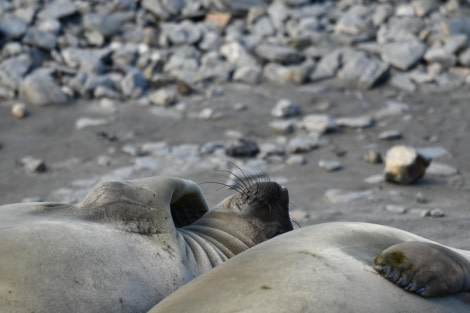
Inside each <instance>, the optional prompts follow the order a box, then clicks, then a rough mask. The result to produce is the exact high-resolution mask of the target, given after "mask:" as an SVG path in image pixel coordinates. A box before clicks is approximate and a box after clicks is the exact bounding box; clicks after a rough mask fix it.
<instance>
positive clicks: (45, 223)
mask: <svg viewBox="0 0 470 313" xmlns="http://www.w3.org/2000/svg"><path fill="white" fill-rule="evenodd" d="M288 203H289V197H288V192H287V189H286V188H284V187H282V186H280V185H278V184H277V183H274V182H258V183H252V184H249V185H245V186H244V187H243V188H240V189H238V192H237V193H236V194H235V195H232V196H230V197H228V198H227V199H225V200H224V201H222V202H221V203H220V204H218V205H217V206H215V207H214V208H213V209H212V210H209V209H208V206H207V203H206V200H205V198H204V196H203V194H202V192H201V190H200V188H199V186H198V185H197V184H195V183H194V182H192V181H188V180H184V179H179V178H171V177H151V178H146V179H139V180H133V181H106V182H102V183H100V184H98V185H97V186H96V187H94V188H93V189H92V190H91V191H90V193H89V194H88V196H87V197H86V199H85V200H84V201H82V202H81V203H78V204H77V205H66V204H56V203H28V204H12V205H5V206H1V207H0V238H1V240H0V311H1V312H2V313H9V312H15V313H21V312H36V313H40V312H48V313H49V312H86V313H91V312H100V313H102V312H132V313H136V312H146V311H148V310H149V309H150V308H151V307H152V306H154V305H155V304H156V303H158V302H159V301H160V300H161V299H163V298H164V297H165V296H167V295H168V294H170V293H171V292H173V291H174V290H176V289H177V288H178V287H180V286H181V285H183V284H185V283H187V282H188V281H190V280H192V279H193V278H194V277H196V276H198V275H200V274H202V273H204V272H206V271H207V270H209V269H212V268H213V267H214V266H217V265H219V264H221V263H223V262H224V261H226V260H227V259H229V258H230V257H232V256H234V255H236V254H238V253H240V252H242V251H244V250H246V249H248V248H249V247H252V246H254V245H256V244H258V243H260V242H262V241H264V240H266V239H269V238H271V237H273V236H275V235H277V234H280V233H284V232H286V231H289V230H291V229H292V224H291V222H290V218H289V213H288Z"/></svg>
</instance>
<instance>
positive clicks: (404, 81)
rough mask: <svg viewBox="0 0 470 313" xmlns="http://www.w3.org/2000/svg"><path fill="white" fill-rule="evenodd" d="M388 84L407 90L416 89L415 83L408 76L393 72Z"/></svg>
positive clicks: (412, 90)
mask: <svg viewBox="0 0 470 313" xmlns="http://www.w3.org/2000/svg"><path fill="white" fill-rule="evenodd" d="M390 85H392V86H393V87H396V88H398V89H401V90H405V91H408V92H414V91H416V85H415V84H414V83H413V81H412V80H411V79H410V78H409V77H408V76H406V75H403V74H398V73H397V74H394V75H393V76H392V79H391V80H390Z"/></svg>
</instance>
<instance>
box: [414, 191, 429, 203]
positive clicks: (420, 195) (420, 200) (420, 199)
mask: <svg viewBox="0 0 470 313" xmlns="http://www.w3.org/2000/svg"><path fill="white" fill-rule="evenodd" d="M416 202H418V203H426V202H428V200H427V199H426V197H425V196H424V194H423V193H422V192H421V191H420V192H418V193H417V194H416Z"/></svg>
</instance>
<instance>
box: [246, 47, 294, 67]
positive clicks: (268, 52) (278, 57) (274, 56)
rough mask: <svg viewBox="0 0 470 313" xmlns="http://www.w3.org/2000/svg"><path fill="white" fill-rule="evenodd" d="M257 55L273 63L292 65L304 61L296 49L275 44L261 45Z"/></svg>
mask: <svg viewBox="0 0 470 313" xmlns="http://www.w3.org/2000/svg"><path fill="white" fill-rule="evenodd" d="M255 53H256V54H257V55H258V56H260V57H262V58H263V59H266V60H268V61H271V62H277V63H283V64H292V63H299V62H300V61H301V60H302V57H301V55H300V54H299V53H298V52H297V50H295V49H294V48H291V47H287V46H279V45H273V44H260V45H258V46H257V47H256V48H255Z"/></svg>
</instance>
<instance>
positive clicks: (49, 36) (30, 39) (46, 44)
mask: <svg viewBox="0 0 470 313" xmlns="http://www.w3.org/2000/svg"><path fill="white" fill-rule="evenodd" d="M23 43H25V44H28V45H32V46H35V47H38V48H41V49H45V50H53V49H54V48H55V46H56V45H57V35H55V34H53V33H51V32H46V31H42V30H39V29H36V28H30V29H28V31H27V32H26V35H25V36H24V37H23Z"/></svg>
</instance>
